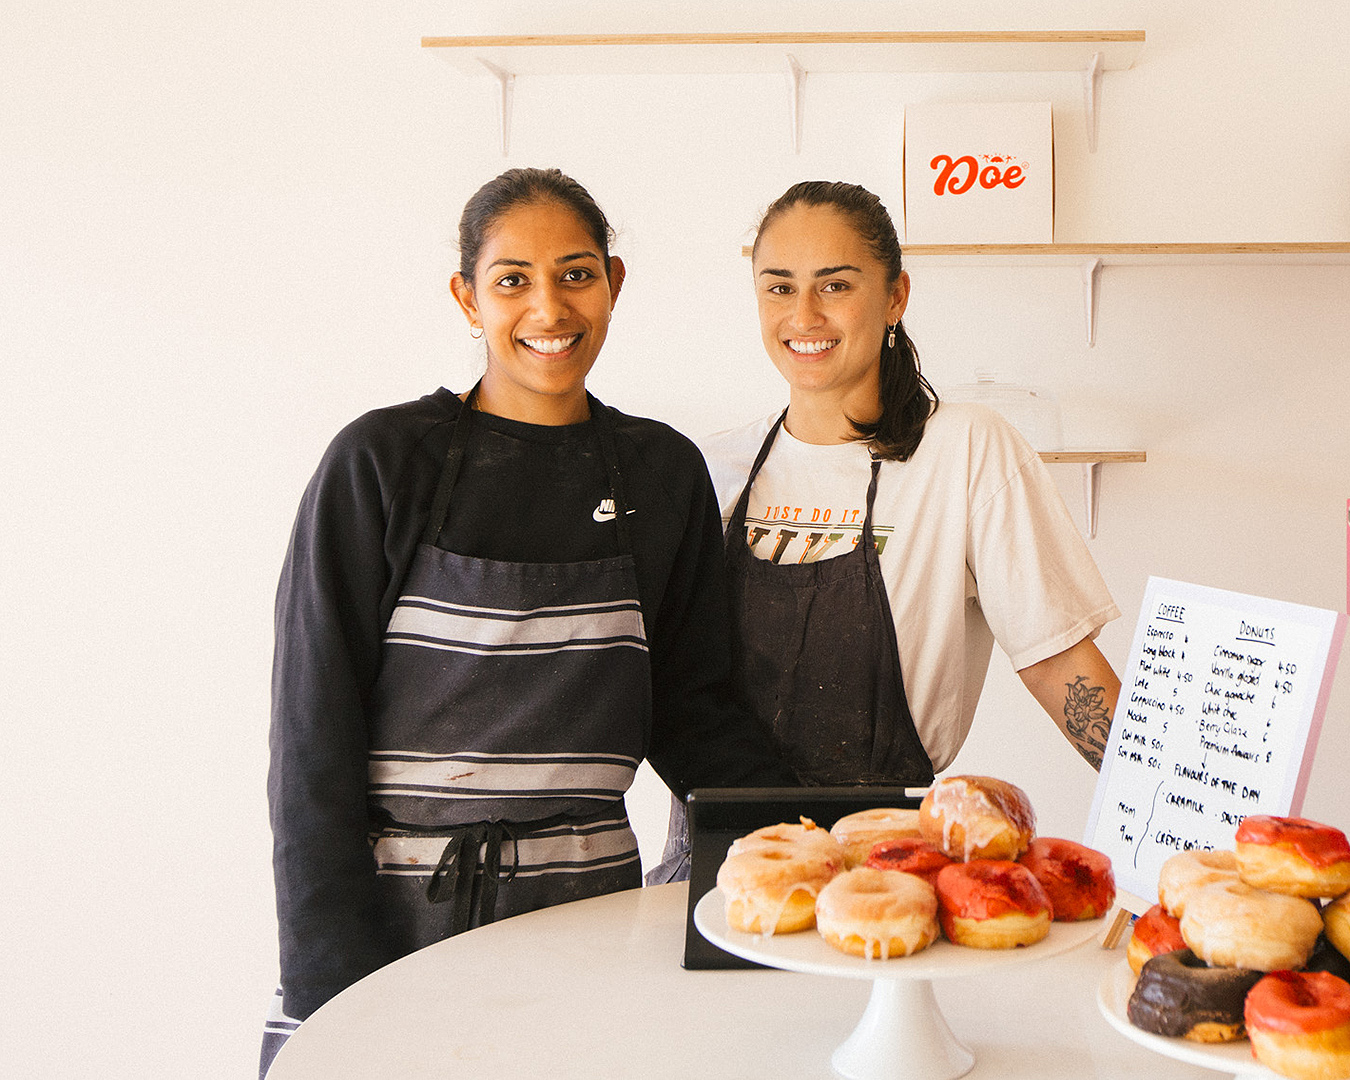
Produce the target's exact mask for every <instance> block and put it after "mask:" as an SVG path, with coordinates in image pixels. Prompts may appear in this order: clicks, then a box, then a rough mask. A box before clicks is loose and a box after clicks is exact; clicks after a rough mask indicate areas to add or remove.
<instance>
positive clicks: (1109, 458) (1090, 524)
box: [1040, 450, 1148, 537]
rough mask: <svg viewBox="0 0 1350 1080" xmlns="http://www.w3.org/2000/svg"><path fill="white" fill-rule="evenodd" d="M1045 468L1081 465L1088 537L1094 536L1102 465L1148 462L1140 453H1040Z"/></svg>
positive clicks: (1116, 451) (1118, 451)
mask: <svg viewBox="0 0 1350 1080" xmlns="http://www.w3.org/2000/svg"><path fill="white" fill-rule="evenodd" d="M1040 458H1041V460H1042V461H1044V462H1045V463H1046V464H1047V465H1061V464H1073V465H1081V466H1083V515H1084V517H1085V518H1086V521H1085V523H1084V524H1085V526H1086V529H1087V534H1088V536H1089V537H1095V536H1096V535H1097V505H1098V502H1099V501H1100V497H1101V489H1102V466H1103V465H1106V464H1108V463H1113V462H1114V463H1118V462H1131V461H1147V460H1148V455H1147V454H1146V453H1145V452H1144V451H1143V450H1042V451H1040Z"/></svg>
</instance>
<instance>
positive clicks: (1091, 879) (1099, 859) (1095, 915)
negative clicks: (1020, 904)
mask: <svg viewBox="0 0 1350 1080" xmlns="http://www.w3.org/2000/svg"><path fill="white" fill-rule="evenodd" d="M1017 861H1018V862H1019V863H1020V864H1021V865H1023V866H1025V867H1026V868H1027V869H1028V870H1030V871H1031V872H1032V873H1033V874H1035V875H1036V880H1037V881H1039V882H1040V883H1041V888H1043V889H1044V890H1045V894H1046V895H1047V896H1048V897H1050V906H1051V908H1052V909H1053V910H1054V918H1055V921H1056V922H1082V921H1083V920H1085V919H1100V918H1101V917H1102V916H1103V915H1105V914H1106V913H1107V911H1108V910H1109V909H1110V907H1111V905H1112V903H1114V902H1115V899H1116V879H1115V875H1114V874H1113V873H1112V872H1111V860H1110V859H1109V858H1107V857H1106V856H1105V855H1103V854H1102V853H1101V852H1100V851H1095V850H1094V849H1092V848H1090V847H1087V846H1086V845H1084V844H1079V843H1077V842H1075V841H1073V840H1063V839H1060V838H1059V837H1053V836H1038V837H1036V838H1035V839H1033V840H1032V841H1031V843H1030V844H1029V845H1028V846H1027V850H1026V851H1025V852H1024V853H1023V855H1022V857H1021V858H1020V859H1018V860H1017Z"/></svg>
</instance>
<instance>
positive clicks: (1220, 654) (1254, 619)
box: [1086, 578, 1345, 898]
mask: <svg viewBox="0 0 1350 1080" xmlns="http://www.w3.org/2000/svg"><path fill="white" fill-rule="evenodd" d="M1344 627H1345V616H1344V615H1341V614H1340V613H1337V612H1330V611H1323V610H1321V609H1318V608H1308V607H1302V606H1299V605H1293V604H1285V603H1281V602H1279V601H1273V600H1268V599H1264V598H1261V597H1252V596H1244V595H1242V594H1238V593H1231V592H1224V591H1222V590H1217V589H1209V588H1206V587H1204V586H1198V585H1187V584H1185V583H1181V582H1173V581H1167V580H1165V579H1160V578H1152V579H1150V581H1149V586H1148V589H1147V591H1146V593H1145V597H1144V603H1143V606H1142V609H1141V612H1140V618H1139V624H1138V626H1137V628H1136V633H1135V640H1134V645H1133V648H1132V650H1131V654H1130V660H1129V664H1128V666H1127V668H1126V671H1125V677H1124V679H1123V680H1122V685H1121V693H1120V699H1119V701H1118V703H1117V705H1116V712H1115V716H1114V718H1113V720H1112V727H1111V738H1110V740H1109V741H1108V743H1107V748H1106V757H1105V760H1104V762H1103V766H1102V772H1101V775H1100V777H1099V778H1098V783H1097V792H1096V797H1095V799H1094V803H1093V808H1092V814H1091V817H1090V819H1089V822H1088V828H1087V835H1086V842H1087V843H1088V844H1089V845H1090V846H1092V847H1095V848H1097V849H1098V850H1100V851H1103V852H1105V853H1106V854H1107V855H1109V856H1110V858H1111V860H1112V864H1113V867H1114V868H1115V873H1116V878H1117V881H1118V882H1119V883H1120V884H1121V886H1122V887H1123V888H1125V889H1127V890H1128V891H1130V892H1132V893H1134V894H1136V895H1138V896H1140V897H1141V898H1148V897H1152V896H1155V895H1156V892H1157V882H1158V869H1159V867H1161V865H1162V863H1163V862H1164V861H1166V859H1167V858H1169V857H1170V856H1171V855H1174V854H1176V853H1177V852H1180V851H1191V850H1209V849H1213V848H1232V847H1233V834H1234V832H1235V831H1236V829H1237V826H1238V824H1239V823H1240V822H1241V821H1242V819H1243V818H1244V817H1245V816H1247V815H1248V814H1290V813H1297V809H1298V805H1299V804H1301V802H1302V795H1303V787H1304V784H1305V783H1306V776H1307V767H1308V766H1309V765H1310V764H1311V759H1312V750H1313V747H1314V745H1315V741H1316V735H1317V733H1318V731H1319V729H1320V725H1321V715H1322V711H1323V709H1324V708H1325V698H1326V691H1327V689H1328V688H1329V684H1330V679H1331V675H1332V671H1333V669H1334V665H1335V656H1336V651H1337V650H1338V649H1339V645H1340V641H1341V638H1342V635H1343V633H1344Z"/></svg>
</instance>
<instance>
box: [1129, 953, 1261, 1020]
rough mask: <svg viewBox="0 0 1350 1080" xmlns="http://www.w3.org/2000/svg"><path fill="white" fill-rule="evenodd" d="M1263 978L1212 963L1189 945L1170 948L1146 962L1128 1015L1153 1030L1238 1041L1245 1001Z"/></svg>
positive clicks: (1249, 972)
mask: <svg viewBox="0 0 1350 1080" xmlns="http://www.w3.org/2000/svg"><path fill="white" fill-rule="evenodd" d="M1261 978H1262V974H1261V972H1259V971H1244V970H1243V969H1242V968H1233V967H1210V966H1208V965H1207V964H1206V963H1205V962H1204V961H1203V960H1201V959H1200V958H1199V957H1198V956H1196V955H1195V953H1193V952H1191V950H1190V949H1179V950H1177V951H1174V952H1166V953H1163V954H1161V955H1160V956H1154V957H1151V958H1150V959H1149V960H1147V961H1146V962H1145V963H1144V966H1143V968H1142V969H1141V970H1140V972H1139V981H1138V982H1136V983H1135V984H1134V992H1133V993H1132V994H1131V995H1130V1000H1129V1002H1128V1003H1127V1004H1126V1006H1125V1015H1126V1016H1128V1017H1129V1018H1130V1023H1131V1024H1133V1025H1134V1026H1135V1027H1137V1028H1139V1029H1140V1030H1142V1031H1149V1032H1152V1033H1153V1034H1154V1035H1166V1036H1168V1037H1169V1038H1174V1039H1175V1038H1177V1037H1178V1036H1180V1037H1181V1038H1183V1039H1190V1040H1191V1041H1192V1042H1203V1043H1215V1042H1234V1041H1236V1040H1237V1039H1240V1038H1242V1035H1243V1020H1242V1004H1243V1000H1244V999H1245V998H1246V996H1247V991H1248V990H1250V989H1251V988H1252V987H1253V986H1255V985H1256V983H1257V982H1258V981H1259V980H1260V979H1261Z"/></svg>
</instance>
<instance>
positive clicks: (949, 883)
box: [937, 859, 1051, 949]
mask: <svg viewBox="0 0 1350 1080" xmlns="http://www.w3.org/2000/svg"><path fill="white" fill-rule="evenodd" d="M937 895H938V919H939V921H940V922H941V924H942V932H943V933H945V934H946V935H947V938H948V940H950V941H952V942H955V943H956V944H957V945H969V946H971V947H973V948H976V949H1011V948H1013V947H1015V946H1017V945H1034V944H1035V943H1036V942H1038V941H1040V940H1041V939H1042V938H1043V937H1045V935H1046V934H1048V933H1049V932H1050V922H1051V907H1050V898H1049V897H1048V896H1046V895H1045V890H1044V889H1042V888H1041V883H1040V882H1039V881H1037V880H1036V875H1035V874H1033V873H1032V872H1031V871H1030V870H1028V869H1027V868H1026V867H1025V866H1019V865H1018V864H1017V863H1015V862H1010V861H1008V860H1006V859H974V860H972V861H970V862H964V863H952V865H951V866H944V867H943V868H942V869H941V870H940V871H938V876H937Z"/></svg>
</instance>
